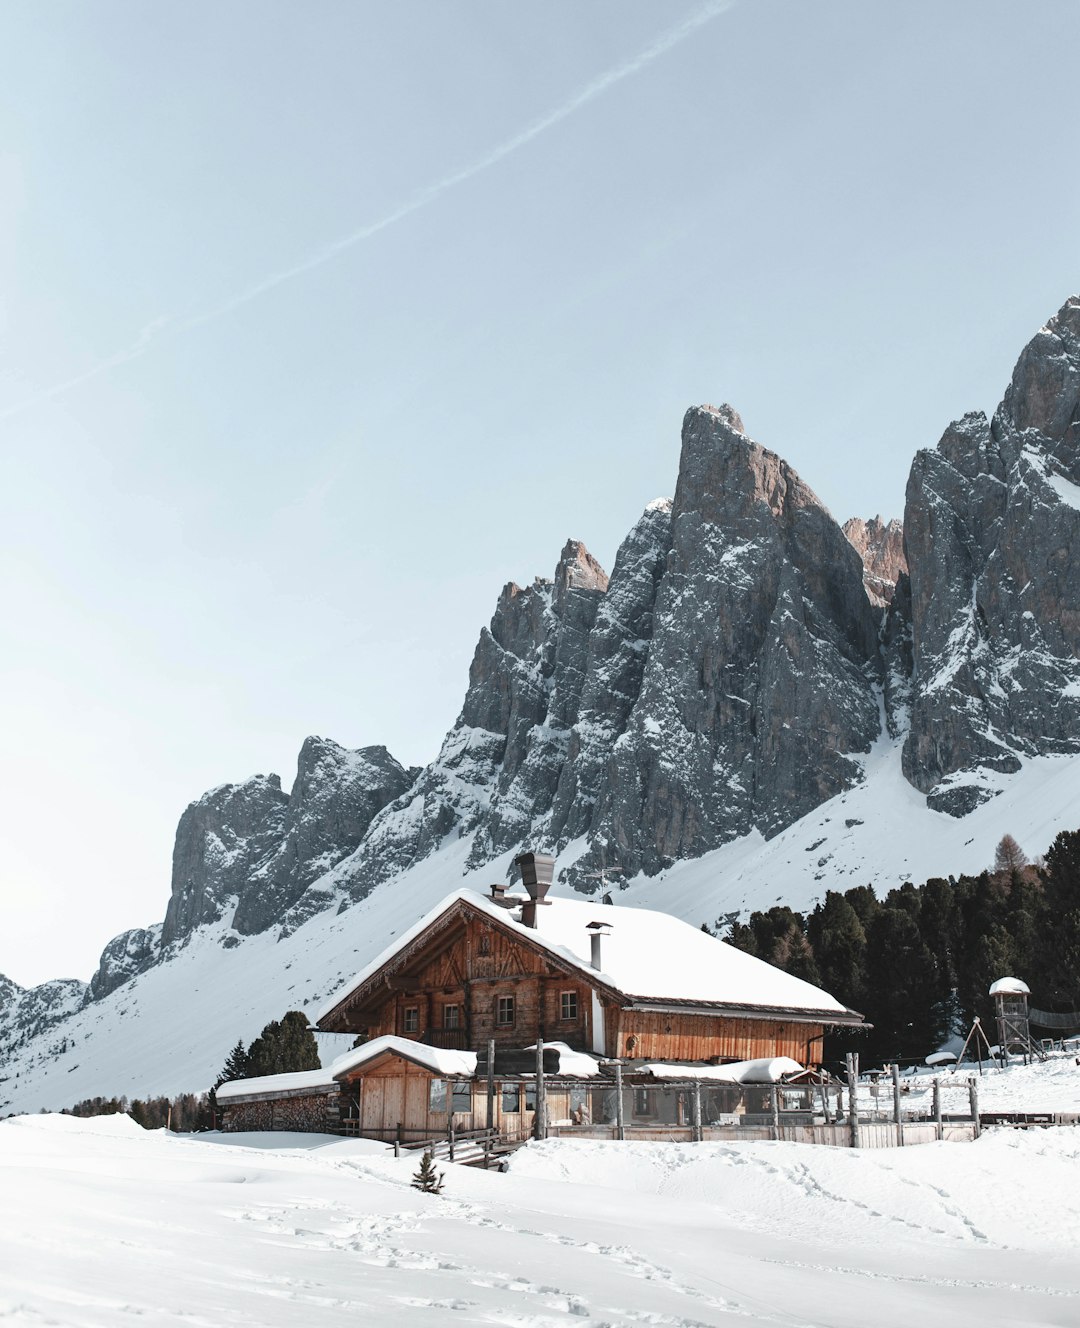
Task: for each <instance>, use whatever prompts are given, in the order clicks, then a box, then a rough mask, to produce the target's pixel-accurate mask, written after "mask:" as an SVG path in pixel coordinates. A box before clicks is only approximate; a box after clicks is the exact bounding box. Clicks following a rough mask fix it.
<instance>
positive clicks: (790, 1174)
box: [0, 1116, 1080, 1328]
mask: <svg viewBox="0 0 1080 1328" xmlns="http://www.w3.org/2000/svg"><path fill="white" fill-rule="evenodd" d="M417 1161H418V1159H417V1158H416V1157H408V1158H402V1159H400V1160H395V1159H394V1158H393V1156H392V1154H390V1153H389V1152H388V1151H387V1150H386V1149H384V1148H383V1147H382V1146H381V1145H378V1144H372V1143H370V1142H366V1141H348V1140H341V1139H334V1138H332V1137H330V1136H325V1135H314V1136H305V1135H287V1134H277V1135H239V1136H220V1135H219V1136H214V1135H204V1136H177V1135H168V1134H166V1133H165V1132H153V1133H146V1132H143V1131H141V1130H140V1129H139V1128H138V1127H137V1126H135V1125H134V1124H133V1123H132V1122H131V1121H130V1120H128V1119H126V1118H119V1117H116V1118H96V1119H93V1120H75V1119H72V1118H70V1117H56V1116H30V1117H21V1118H15V1119H11V1120H7V1121H4V1122H0V1192H2V1193H3V1195H4V1200H5V1202H4V1204H3V1205H2V1207H0V1322H3V1323H5V1324H7V1323H11V1324H13V1325H35V1326H36V1325H40V1324H47V1323H48V1324H61V1325H65V1326H67V1328H98V1326H100V1325H108V1326H109V1328H112V1326H113V1325H122V1324H125V1323H129V1322H130V1323H135V1322H139V1323H141V1324H144V1325H146V1324H154V1325H174V1324H175V1325H180V1324H183V1325H186V1326H187V1328H231V1326H232V1325H259V1328H277V1326H278V1325H290V1326H291V1325H297V1326H299V1325H303V1326H304V1328H322V1326H323V1325H328V1326H329V1325H337V1324H341V1325H344V1324H349V1325H350V1326H351V1328H353V1326H354V1325H355V1324H356V1323H357V1322H358V1321H359V1322H363V1323H365V1324H369V1325H385V1324H394V1325H401V1326H402V1328H406V1326H411V1325H429V1326H430V1325H440V1326H441V1325H443V1324H461V1325H468V1324H477V1325H479V1324H503V1325H517V1326H518V1328H549V1326H553V1325H562V1324H566V1323H571V1322H572V1323H575V1324H581V1325H583V1328H589V1326H590V1325H591V1326H592V1328H603V1326H605V1325H607V1326H610V1328H616V1326H618V1328H622V1326H623V1325H639V1324H649V1325H670V1326H672V1328H675V1326H676V1325H677V1326H679V1328H700V1326H701V1325H728V1324H747V1323H760V1324H776V1325H803V1326H804V1328H817V1326H820V1328H826V1326H827V1328H865V1325H867V1324H869V1323H871V1322H872V1323H873V1324H874V1325H875V1328H888V1326H889V1325H894V1324H895V1325H903V1326H904V1328H910V1325H914V1324H918V1325H925V1326H926V1328H935V1326H936V1325H942V1328H944V1325H946V1324H949V1325H967V1324H971V1325H976V1324H978V1325H980V1328H993V1326H994V1325H1002V1326H1004V1325H1016V1324H1027V1325H1062V1326H1064V1325H1070V1326H1073V1325H1075V1324H1076V1323H1078V1322H1080V1263H1078V1261H1077V1260H1076V1258H1075V1254H1074V1251H1075V1247H1076V1243H1077V1241H1078V1239H1080V1191H1078V1187H1077V1185H1076V1180H1077V1178H1078V1177H1080V1131H1077V1132H1074V1131H1071V1130H1053V1131H1040V1132H1035V1133H1012V1132H996V1133H994V1134H991V1135H987V1136H985V1137H984V1138H983V1139H982V1140H980V1142H979V1143H977V1144H969V1145H965V1144H934V1145H928V1146H925V1147H920V1148H908V1149H904V1150H888V1151H876V1152H873V1153H853V1152H848V1151H846V1150H834V1149H828V1148H821V1147H817V1148H815V1147H808V1146H801V1145H794V1144H771V1143H754V1144H745V1145H727V1144H697V1145H673V1144H639V1143H623V1144H615V1143H592V1142H589V1143H585V1142H579V1141H569V1140H552V1141H549V1142H547V1143H545V1144H542V1145H530V1146H529V1147H528V1148H526V1149H523V1150H521V1151H519V1152H518V1153H517V1154H515V1155H514V1159H513V1162H512V1165H511V1170H510V1172H509V1173H508V1174H506V1175H500V1174H498V1173H485V1172H481V1171H474V1170H467V1169H465V1168H460V1167H452V1166H451V1167H447V1168H446V1172H447V1182H446V1189H445V1191H444V1194H443V1195H442V1196H429V1195H422V1194H420V1193H419V1192H417V1191H416V1190H414V1189H412V1188H411V1187H410V1185H409V1180H410V1178H411V1175H412V1173H413V1171H414V1170H415V1168H416V1165H417Z"/></svg>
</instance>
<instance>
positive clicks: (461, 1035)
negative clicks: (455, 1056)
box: [420, 1028, 469, 1051]
mask: <svg viewBox="0 0 1080 1328" xmlns="http://www.w3.org/2000/svg"><path fill="white" fill-rule="evenodd" d="M420 1041H421V1042H426V1043H427V1045H428V1046H429V1047H445V1048H446V1049H447V1050H448V1051H468V1050H469V1041H468V1038H467V1037H466V1036H465V1030H464V1029H463V1028H429V1029H428V1030H427V1032H426V1033H425V1034H424V1035H423V1037H421V1038H420Z"/></svg>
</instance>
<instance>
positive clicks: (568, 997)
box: [559, 991, 577, 1022]
mask: <svg viewBox="0 0 1080 1328" xmlns="http://www.w3.org/2000/svg"><path fill="white" fill-rule="evenodd" d="M559 1018H560V1019H562V1020H563V1021H564V1022H569V1021H570V1020H573V1019H577V992H576V991H564V992H562V993H561V994H560V996H559Z"/></svg>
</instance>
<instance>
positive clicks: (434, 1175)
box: [412, 1149, 446, 1194]
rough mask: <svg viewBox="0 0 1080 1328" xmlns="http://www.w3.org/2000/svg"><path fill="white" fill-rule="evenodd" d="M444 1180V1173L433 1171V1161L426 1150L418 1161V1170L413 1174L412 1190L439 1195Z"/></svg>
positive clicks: (429, 1152)
mask: <svg viewBox="0 0 1080 1328" xmlns="http://www.w3.org/2000/svg"><path fill="white" fill-rule="evenodd" d="M445 1178H446V1173H445V1172H442V1171H436V1170H435V1159H434V1158H433V1157H432V1155H431V1150H430V1149H428V1151H427V1152H426V1153H425V1154H424V1156H423V1157H422V1158H421V1159H420V1167H419V1170H418V1171H416V1172H415V1173H414V1174H413V1178H412V1185H413V1189H414V1190H422V1191H423V1193H424V1194H441V1193H442V1187H443V1181H444V1180H445Z"/></svg>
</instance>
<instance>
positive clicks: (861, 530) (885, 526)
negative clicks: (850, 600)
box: [843, 516, 907, 608]
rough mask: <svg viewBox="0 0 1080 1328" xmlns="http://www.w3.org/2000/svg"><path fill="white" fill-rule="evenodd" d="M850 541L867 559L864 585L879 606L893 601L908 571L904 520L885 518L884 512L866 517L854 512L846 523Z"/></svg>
mask: <svg viewBox="0 0 1080 1328" xmlns="http://www.w3.org/2000/svg"><path fill="white" fill-rule="evenodd" d="M843 531H844V534H845V535H846V536H847V539H848V543H849V544H851V545H852V547H853V548H854V549H855V551H856V553H858V555H859V557H860V558H861V559H862V563H863V585H864V586H865V587H866V593H867V595H868V596H869V598H870V603H871V604H873V605H874V606H875V607H876V608H885V607H886V605H888V604H891V603H892V601H893V596H894V595H895V594H896V583H897V580H898V579H899V577H900V575H901V574H902V573H904V572H906V571H907V557H906V555H905V553H904V523H903V522H902V521H898V520H897V519H896V518H895V517H894V518H893V519H892V520H891V521H882V519H881V517H880V516H874V517H871V518H870V520H869V521H864V520H863V519H862V517H859V516H853V517H851V518H850V520H848V521H845V522H844V525H843Z"/></svg>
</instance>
